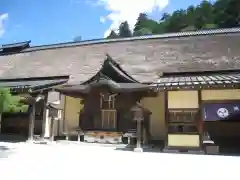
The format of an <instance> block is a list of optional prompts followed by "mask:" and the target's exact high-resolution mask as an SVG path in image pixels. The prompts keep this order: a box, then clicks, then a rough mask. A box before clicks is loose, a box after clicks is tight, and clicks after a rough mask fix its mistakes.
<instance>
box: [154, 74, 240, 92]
mask: <svg viewBox="0 0 240 180" xmlns="http://www.w3.org/2000/svg"><path fill="white" fill-rule="evenodd" d="M153 86H155V87H157V88H158V89H160V90H179V89H221V88H228V89H229V88H239V87H240V70H238V71H233V70H229V71H211V72H210V71H205V72H192V73H165V74H163V76H162V77H161V78H159V79H158V80H157V81H156V82H154V83H153Z"/></svg>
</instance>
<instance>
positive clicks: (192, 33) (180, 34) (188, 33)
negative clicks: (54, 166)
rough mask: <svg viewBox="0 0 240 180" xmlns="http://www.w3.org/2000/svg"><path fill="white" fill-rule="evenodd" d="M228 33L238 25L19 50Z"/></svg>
mask: <svg viewBox="0 0 240 180" xmlns="http://www.w3.org/2000/svg"><path fill="white" fill-rule="evenodd" d="M230 33H240V27H234V28H222V29H207V30H198V31H186V32H175V33H164V34H156V35H145V36H137V37H128V38H116V39H104V38H102V39H92V40H85V41H79V42H64V43H56V44H48V45H40V46H32V47H29V48H26V49H24V50H23V51H21V52H29V51H37V50H46V49H57V48H65V47H74V46H86V45H93V44H103V43H117V42H126V41H136V40H148V39H149V40H150V39H164V38H179V37H188V36H205V35H217V34H230Z"/></svg>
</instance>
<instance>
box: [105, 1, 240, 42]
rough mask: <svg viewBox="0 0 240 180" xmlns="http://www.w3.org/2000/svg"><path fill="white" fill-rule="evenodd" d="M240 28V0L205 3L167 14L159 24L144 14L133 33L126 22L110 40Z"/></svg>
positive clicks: (113, 33)
mask: <svg viewBox="0 0 240 180" xmlns="http://www.w3.org/2000/svg"><path fill="white" fill-rule="evenodd" d="M238 26H240V0H217V1H216V2H214V3H211V2H209V1H206V0H204V1H202V2H201V3H200V4H199V5H197V6H189V7H188V8H187V9H179V10H176V11H174V12H173V13H172V14H168V13H164V14H163V15H162V17H161V19H159V21H155V20H152V19H150V18H149V17H148V16H147V15H146V14H144V13H141V14H139V17H138V19H137V22H136V24H135V26H134V29H133V31H131V30H130V28H129V24H128V22H127V21H125V22H122V23H121V24H120V26H119V29H118V31H117V32H116V31H111V33H110V34H109V36H108V37H107V38H109V39H112V38H123V37H132V36H142V35H151V34H162V33H171V32H184V31H195V30H201V29H213V28H230V27H238Z"/></svg>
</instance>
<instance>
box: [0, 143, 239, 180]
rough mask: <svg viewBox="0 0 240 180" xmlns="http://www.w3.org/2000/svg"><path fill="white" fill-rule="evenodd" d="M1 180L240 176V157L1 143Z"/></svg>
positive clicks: (62, 145)
mask: <svg viewBox="0 0 240 180" xmlns="http://www.w3.org/2000/svg"><path fill="white" fill-rule="evenodd" d="M0 147H4V148H2V149H3V150H0V154H2V153H3V154H5V155H6V156H5V157H3V158H0V171H1V179H4V180H5V179H6V180H18V179H24V180H28V179H31V180H32V179H34V180H35V179H37V180H38V179H39V180H40V179H41V180H42V179H57V180H61V179H71V178H73V179H84V178H85V179H90V180H91V179H104V180H108V179H109V180H110V179H111V180H112V179H114V180H118V179H119V180H120V179H121V180H122V179H126V180H128V179H132V180H133V179H134V180H135V179H145V178H147V179H150V178H151V179H153V178H154V179H163V178H164V179H169V180H171V179H178V180H193V179H194V180H198V179H199V180H200V179H201V180H202V179H203V178H205V179H210V178H211V179H218V180H223V179H224V180H225V179H227V178H228V179H231V180H235V179H236V180H239V179H240V157H231V156H206V155H189V154H170V153H154V152H143V153H136V152H132V151H121V150H120V151H117V150H115V149H116V148H115V147H113V146H101V145H96V144H84V143H80V144H77V143H54V144H29V143H23V142H22V143H0Z"/></svg>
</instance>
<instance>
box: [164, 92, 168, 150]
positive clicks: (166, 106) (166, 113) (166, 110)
mask: <svg viewBox="0 0 240 180" xmlns="http://www.w3.org/2000/svg"><path fill="white" fill-rule="evenodd" d="M164 106H165V107H164V110H165V115H164V116H165V140H164V146H165V148H167V147H168V120H169V118H168V117H169V116H168V91H167V90H165V91H164Z"/></svg>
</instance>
